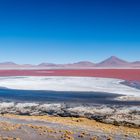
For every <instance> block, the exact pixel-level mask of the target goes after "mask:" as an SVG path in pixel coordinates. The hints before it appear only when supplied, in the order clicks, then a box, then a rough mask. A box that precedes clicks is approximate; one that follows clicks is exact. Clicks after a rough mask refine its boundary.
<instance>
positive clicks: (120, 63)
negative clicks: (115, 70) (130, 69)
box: [96, 56, 130, 67]
mask: <svg viewBox="0 0 140 140" xmlns="http://www.w3.org/2000/svg"><path fill="white" fill-rule="evenodd" d="M129 65H130V63H129V62H127V61H125V60H122V59H120V58H118V57H116V56H111V57H109V58H108V59H106V60H104V61H102V62H100V63H98V64H96V66H100V67H125V66H129Z"/></svg>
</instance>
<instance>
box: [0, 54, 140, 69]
mask: <svg viewBox="0 0 140 140" xmlns="http://www.w3.org/2000/svg"><path fill="white" fill-rule="evenodd" d="M50 68H56V69H59V68H60V69H63V68H64V69H69V68H70V69H72V68H77V69H78V68H93V69H94V68H140V61H135V62H128V61H125V60H122V59H120V58H118V57H116V56H111V57H109V58H107V59H106V60H104V61H102V62H99V63H93V62H89V61H80V62H76V63H69V64H55V63H45V62H44V63H41V64H38V65H32V64H23V65H20V64H16V63H14V62H3V63H0V69H50Z"/></svg>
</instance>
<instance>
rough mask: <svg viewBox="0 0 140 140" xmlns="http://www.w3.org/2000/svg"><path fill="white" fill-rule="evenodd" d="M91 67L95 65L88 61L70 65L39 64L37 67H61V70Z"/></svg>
mask: <svg viewBox="0 0 140 140" xmlns="http://www.w3.org/2000/svg"><path fill="white" fill-rule="evenodd" d="M93 66H95V64H94V63H92V62H89V61H80V62H77V63H71V64H54V63H41V64H39V65H38V67H63V68H67V67H70V68H71V67H73V68H77V67H93Z"/></svg>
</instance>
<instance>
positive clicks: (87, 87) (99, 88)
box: [0, 76, 140, 97]
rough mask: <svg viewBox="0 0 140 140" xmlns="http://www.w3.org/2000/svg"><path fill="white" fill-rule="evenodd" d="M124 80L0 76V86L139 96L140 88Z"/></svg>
mask: <svg viewBox="0 0 140 140" xmlns="http://www.w3.org/2000/svg"><path fill="white" fill-rule="evenodd" d="M122 81H124V80H120V79H113V78H93V77H55V76H54V77H45V76H42V77H35V76H27V77H26V76H23V77H21V76H20V77H0V87H5V88H9V89H22V90H52V91H93V92H107V93H115V94H123V95H128V96H137V97H140V90H138V89H135V88H132V87H128V86H126V85H123V84H120V82H122Z"/></svg>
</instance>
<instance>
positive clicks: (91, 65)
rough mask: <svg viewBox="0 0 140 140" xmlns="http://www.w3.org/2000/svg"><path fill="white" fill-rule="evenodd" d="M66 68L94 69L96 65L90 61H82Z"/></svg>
mask: <svg viewBox="0 0 140 140" xmlns="http://www.w3.org/2000/svg"><path fill="white" fill-rule="evenodd" d="M65 66H70V67H94V66H95V64H94V63H92V62H89V61H80V62H77V63H72V64H66V65H65Z"/></svg>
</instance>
